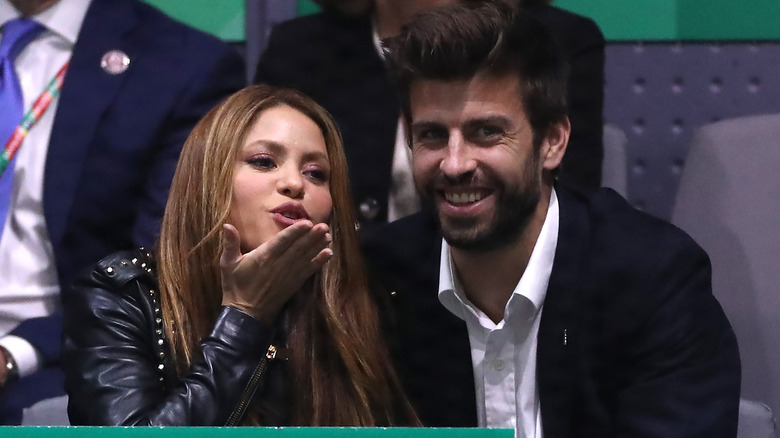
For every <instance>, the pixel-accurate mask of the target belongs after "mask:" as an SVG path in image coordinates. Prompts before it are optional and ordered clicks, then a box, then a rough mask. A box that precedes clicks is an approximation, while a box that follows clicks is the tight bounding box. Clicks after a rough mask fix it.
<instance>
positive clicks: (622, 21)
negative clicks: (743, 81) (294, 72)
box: [297, 0, 780, 41]
mask: <svg viewBox="0 0 780 438" xmlns="http://www.w3.org/2000/svg"><path fill="white" fill-rule="evenodd" d="M297 1H298V10H299V12H300V13H301V14H307V13H311V12H313V11H316V10H317V7H316V5H314V4H313V3H312V2H311V0H297ZM554 4H555V5H556V6H558V7H561V8H563V9H568V10H570V11H573V12H576V13H578V14H581V15H585V16H587V17H591V18H593V19H594V20H595V21H596V23H598V25H599V27H600V28H601V31H602V32H603V33H604V36H605V37H606V38H607V40H610V41H622V40H662V41H663V40H704V41H706V40H780V0H748V1H740V0H555V1H554Z"/></svg>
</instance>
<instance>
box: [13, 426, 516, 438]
mask: <svg viewBox="0 0 780 438" xmlns="http://www.w3.org/2000/svg"><path fill="white" fill-rule="evenodd" d="M258 435H262V436H263V437H264V438H266V437H267V438H307V437H313V436H316V437H317V438H512V437H513V436H514V431H513V430H512V429H470V428H406V427H365V428H361V427H86V426H71V427H65V426H62V427H60V426H0V436H3V437H13V438H139V437H144V438H147V437H152V438H213V437H215V436H216V437H219V438H256V437H257V436H258Z"/></svg>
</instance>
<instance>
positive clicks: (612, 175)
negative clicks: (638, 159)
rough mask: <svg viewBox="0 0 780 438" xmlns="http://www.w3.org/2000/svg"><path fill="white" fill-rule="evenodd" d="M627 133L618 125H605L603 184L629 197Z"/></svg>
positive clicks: (602, 167)
mask: <svg viewBox="0 0 780 438" xmlns="http://www.w3.org/2000/svg"><path fill="white" fill-rule="evenodd" d="M627 144H628V139H627V138H626V133H625V132H623V130H622V129H620V128H618V127H617V126H615V125H613V124H610V123H607V124H605V125H604V161H603V163H602V166H601V185H602V186H604V187H609V188H611V189H613V190H615V191H616V192H618V193H620V194H621V195H623V197H624V198H626V197H628V158H627V154H626V145H627Z"/></svg>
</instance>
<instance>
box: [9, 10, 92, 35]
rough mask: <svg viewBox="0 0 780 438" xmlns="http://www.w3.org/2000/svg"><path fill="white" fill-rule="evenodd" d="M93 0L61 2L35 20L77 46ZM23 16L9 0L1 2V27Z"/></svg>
mask: <svg viewBox="0 0 780 438" xmlns="http://www.w3.org/2000/svg"><path fill="white" fill-rule="evenodd" d="M91 2H92V0H60V1H58V2H57V3H56V4H54V5H53V6H52V7H50V8H49V9H46V10H45V11H43V12H41V13H40V14H37V15H34V16H33V19H34V20H35V21H37V22H38V23H40V24H42V25H43V26H45V27H46V29H48V30H49V31H51V32H54V33H56V34H57V35H59V36H60V37H62V38H64V39H65V40H66V41H68V42H69V43H71V44H76V39H77V38H78V35H79V31H80V30H81V24H82V23H83V22H84V17H85V16H86V15H87V9H88V8H89V5H90V3H91ZM20 15H21V14H19V11H17V10H16V8H14V7H13V6H12V5H11V3H9V2H8V0H0V25H2V26H5V23H7V22H8V21H10V20H13V19H14V18H18V17H19V16H20Z"/></svg>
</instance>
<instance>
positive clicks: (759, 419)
mask: <svg viewBox="0 0 780 438" xmlns="http://www.w3.org/2000/svg"><path fill="white" fill-rule="evenodd" d="M776 437H777V435H776V431H775V417H774V415H772V410H771V409H769V406H767V405H765V404H763V403H759V402H756V401H753V400H745V399H741V400H740V401H739V425H738V426H737V438H776Z"/></svg>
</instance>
